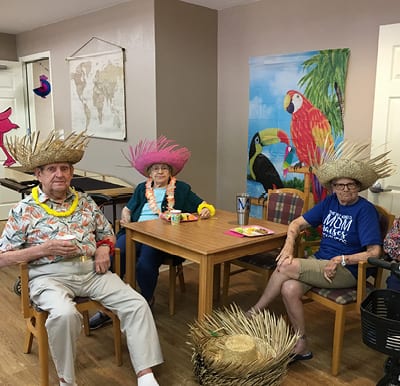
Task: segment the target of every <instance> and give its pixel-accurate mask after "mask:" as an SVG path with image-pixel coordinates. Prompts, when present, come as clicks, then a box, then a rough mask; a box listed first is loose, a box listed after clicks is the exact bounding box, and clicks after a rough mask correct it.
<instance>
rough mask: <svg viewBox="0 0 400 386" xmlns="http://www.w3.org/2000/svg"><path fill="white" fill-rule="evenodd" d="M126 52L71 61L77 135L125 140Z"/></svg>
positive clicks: (77, 58)
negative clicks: (124, 58) (86, 134)
mask: <svg viewBox="0 0 400 386" xmlns="http://www.w3.org/2000/svg"><path fill="white" fill-rule="evenodd" d="M123 65H124V62H123V52H122V51H118V52H115V51H114V52H110V53H101V54H96V55H93V56H84V57H76V58H71V59H70V61H69V71H70V80H71V120H72V129H73V130H74V131H76V132H81V131H84V130H87V133H88V135H91V136H93V137H98V138H109V139H116V140H124V139H125V138H126V126H125V87H124V67H123Z"/></svg>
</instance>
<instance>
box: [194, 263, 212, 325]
mask: <svg viewBox="0 0 400 386" xmlns="http://www.w3.org/2000/svg"><path fill="white" fill-rule="evenodd" d="M211 260H212V259H211V257H210V256H202V259H201V261H200V267H199V304H198V315H197V316H198V319H199V320H202V319H204V316H205V314H211V312H212V306H213V304H212V303H213V292H214V286H213V282H214V265H213V264H212V261H211Z"/></svg>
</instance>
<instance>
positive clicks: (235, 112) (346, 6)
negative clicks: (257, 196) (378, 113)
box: [217, 0, 400, 210]
mask: <svg viewBox="0 0 400 386" xmlns="http://www.w3.org/2000/svg"><path fill="white" fill-rule="evenodd" d="M399 22H400V1H398V0H385V1H381V0H336V1H321V0H286V1H285V2H279V1H271V0H261V1H258V2H255V3H253V4H251V5H248V6H243V7H235V8H231V9H227V10H224V11H221V12H219V14H218V151H217V154H218V162H217V180H218V184H217V204H218V206H219V207H221V208H224V209H231V210H233V209H234V194H235V193H236V192H238V191H242V190H245V188H246V161H247V126H248V124H247V123H248V98H249V95H248V92H249V90H248V87H249V82H248V80H249V79H248V77H249V66H248V60H249V58H250V57H252V56H262V55H269V54H271V55H272V54H284V53H295V52H303V51H310V50H318V49H329V48H350V50H351V53H350V61H349V71H348V77H347V83H346V95H345V98H346V99H345V136H346V137H347V138H350V139H352V140H368V139H369V138H370V135H371V127H372V113H373V100H374V87H375V71H376V58H377V47H378V32H379V25H382V24H393V23H399Z"/></svg>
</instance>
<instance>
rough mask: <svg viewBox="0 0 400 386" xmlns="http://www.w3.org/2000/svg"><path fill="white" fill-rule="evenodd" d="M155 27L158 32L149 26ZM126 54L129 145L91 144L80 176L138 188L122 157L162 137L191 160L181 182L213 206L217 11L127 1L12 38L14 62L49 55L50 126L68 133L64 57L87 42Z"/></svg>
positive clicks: (171, 2)
mask: <svg viewBox="0 0 400 386" xmlns="http://www.w3.org/2000/svg"><path fill="white" fill-rule="evenodd" d="M155 19H156V20H157V21H156V22H157V28H155V21H154V20H155ZM93 36H95V37H98V38H101V39H104V40H106V41H109V42H112V43H114V44H117V45H119V46H122V47H124V48H125V54H126V62H125V89H126V120H127V137H128V139H127V142H121V141H110V140H104V139H96V138H93V139H92V140H91V141H90V144H89V148H88V150H87V151H86V154H85V157H84V159H83V160H82V161H81V162H80V163H79V164H78V165H77V167H78V168H79V169H86V170H89V171H94V172H102V173H105V174H110V175H112V176H117V177H120V178H123V179H124V180H126V181H129V182H130V183H133V184H137V183H138V182H141V181H142V180H143V176H141V175H140V174H139V173H138V172H136V170H134V169H132V168H130V167H121V165H125V166H127V165H128V162H127V160H126V159H125V158H124V156H123V155H122V154H121V150H123V151H124V152H126V151H127V149H128V144H132V145H135V144H136V143H137V142H138V141H139V140H140V139H143V138H149V139H154V138H156V137H157V136H158V135H161V134H164V135H166V136H168V137H169V138H172V139H175V140H176V141H177V142H178V143H181V144H182V145H185V146H187V147H188V148H189V149H190V150H191V152H192V158H191V159H190V161H189V162H188V164H187V167H186V168H185V169H184V171H183V172H182V174H181V175H180V176H179V178H182V179H183V180H185V181H187V182H188V183H190V184H191V185H192V187H193V190H194V191H196V193H198V194H199V195H200V196H201V197H203V198H204V199H206V200H208V201H210V202H215V199H216V185H215V184H216V168H215V164H216V147H217V145H216V144H217V140H216V136H217V112H216V111H217V47H216V45H217V12H216V11H212V10H209V9H206V8H203V7H197V6H194V5H191V4H187V3H182V2H180V1H178V0H156V1H149V0H132V1H130V2H128V3H124V4H121V5H118V6H115V7H112V8H108V9H105V10H102V11H98V12H95V13H92V14H88V15H84V16H81V17H77V18H74V19H70V20H66V21H63V22H59V23H56V24H52V25H49V26H46V27H43V28H39V29H37V30H34V31H30V32H27V33H23V34H19V35H18V36H17V47H18V55H19V56H25V55H29V54H34V53H37V52H42V51H50V56H51V69H52V84H53V102H54V113H55V126H56V128H58V129H64V130H66V131H67V132H69V131H71V129H73V128H71V118H70V84H69V73H68V62H67V61H66V60H65V58H66V57H68V56H70V55H71V54H72V53H73V52H75V51H76V50H78V49H79V48H80V47H81V46H82V45H83V44H84V43H86V42H87V41H88V40H89V39H90V38H91V37H93Z"/></svg>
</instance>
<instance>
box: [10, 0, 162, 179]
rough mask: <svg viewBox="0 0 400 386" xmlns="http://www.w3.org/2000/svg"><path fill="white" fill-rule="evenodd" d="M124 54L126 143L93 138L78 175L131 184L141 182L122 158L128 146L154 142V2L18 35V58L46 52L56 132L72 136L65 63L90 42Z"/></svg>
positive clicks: (132, 4)
mask: <svg viewBox="0 0 400 386" xmlns="http://www.w3.org/2000/svg"><path fill="white" fill-rule="evenodd" d="M94 36H95V37H98V38H101V39H104V40H106V41H109V42H112V43H114V44H116V45H119V46H122V47H124V48H125V54H126V61H125V89H126V121H127V138H128V140H127V142H123V141H112V140H104V139H97V138H93V139H92V140H91V141H90V144H89V148H88V150H87V151H86V153H85V157H84V158H83V160H82V161H81V162H80V163H79V164H78V165H77V167H78V168H79V169H86V170H89V171H95V172H102V173H104V174H110V175H113V176H117V177H120V178H123V179H125V180H127V181H129V182H131V183H133V184H136V183H138V182H140V181H142V180H143V177H142V176H141V175H140V174H139V173H137V172H136V170H134V169H132V168H131V167H121V165H124V166H127V165H128V162H127V161H126V159H125V158H124V157H123V155H122V154H121V150H124V151H126V150H127V148H128V143H130V144H135V143H137V142H138V141H139V140H140V139H141V138H144V137H146V138H155V136H156V100H155V94H156V84H155V48H154V44H155V39H154V2H153V1H148V0H133V1H130V2H128V3H124V4H121V5H118V6H115V7H112V8H108V9H104V10H101V11H98V12H95V13H91V14H87V15H84V16H80V17H76V18H74V19H69V20H66V21H62V22H59V23H56V24H52V25H48V26H46V27H42V28H38V29H36V30H33V31H30V32H26V33H22V34H19V35H17V49H18V56H25V55H30V54H34V53H38V52H43V51H50V56H51V70H52V85H53V91H52V94H53V103H54V113H55V126H56V128H57V129H64V130H66V131H67V132H70V131H71V129H73V128H72V127H71V113H70V108H71V107H70V80H69V70H68V62H67V61H66V58H67V57H69V56H71V54H72V53H74V52H75V51H77V50H78V49H79V48H80V47H81V46H82V45H83V44H85V43H86V42H87V41H89V40H90V39H91V38H92V37H94Z"/></svg>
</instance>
